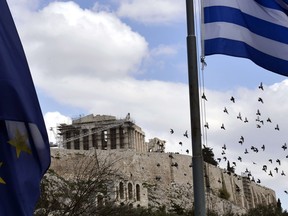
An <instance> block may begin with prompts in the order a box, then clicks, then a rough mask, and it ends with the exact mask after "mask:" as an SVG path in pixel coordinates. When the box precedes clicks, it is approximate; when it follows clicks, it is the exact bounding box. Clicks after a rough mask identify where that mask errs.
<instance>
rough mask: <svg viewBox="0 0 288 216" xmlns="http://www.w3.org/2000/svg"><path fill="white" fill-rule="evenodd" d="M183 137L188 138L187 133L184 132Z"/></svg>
mask: <svg viewBox="0 0 288 216" xmlns="http://www.w3.org/2000/svg"><path fill="white" fill-rule="evenodd" d="M183 136H185V137H187V138H188V131H187V130H186V131H185V133H184V134H183Z"/></svg>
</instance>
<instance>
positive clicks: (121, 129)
mask: <svg viewBox="0 0 288 216" xmlns="http://www.w3.org/2000/svg"><path fill="white" fill-rule="evenodd" d="M58 130H59V131H60V135H61V136H62V143H63V147H64V148H66V149H75V150H90V149H101V150H110V149H123V150H124V149H125V150H128V149H130V150H134V151H137V152H147V151H148V148H147V145H146V144H145V133H144V132H143V131H142V129H141V128H140V127H139V126H137V125H136V124H135V123H134V122H133V121H132V120H131V119H130V114H129V113H128V115H127V116H126V118H125V119H116V117H115V116H110V115H95V116H94V115H93V114H91V115H87V116H84V117H80V118H78V119H76V120H73V121H72V124H69V125H67V124H61V125H60V126H59V127H58Z"/></svg>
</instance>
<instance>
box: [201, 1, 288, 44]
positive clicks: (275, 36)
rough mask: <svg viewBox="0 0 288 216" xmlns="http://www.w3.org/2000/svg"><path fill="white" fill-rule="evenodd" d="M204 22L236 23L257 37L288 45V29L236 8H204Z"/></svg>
mask: <svg viewBox="0 0 288 216" xmlns="http://www.w3.org/2000/svg"><path fill="white" fill-rule="evenodd" d="M204 22H205V23H212V22H228V23H234V24H237V25H240V26H243V27H244V28H247V29H249V30H250V31H251V32H253V33H255V34H257V35H261V36H263V37H266V38H270V39H271V40H275V41H279V42H282V43H285V44H288V37H287V35H288V28H285V27H283V26H280V25H277V24H274V23H270V22H267V21H265V20H262V19H258V18H256V17H253V16H251V15H248V14H245V13H242V12H241V11H240V10H238V9H235V8H230V7H224V6H213V7H206V8H204Z"/></svg>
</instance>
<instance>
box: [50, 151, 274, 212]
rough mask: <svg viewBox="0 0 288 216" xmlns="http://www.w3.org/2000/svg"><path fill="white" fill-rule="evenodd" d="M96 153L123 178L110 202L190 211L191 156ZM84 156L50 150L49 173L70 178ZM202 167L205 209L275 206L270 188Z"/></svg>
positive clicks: (245, 208) (114, 152) (118, 152)
mask: <svg viewBox="0 0 288 216" xmlns="http://www.w3.org/2000/svg"><path fill="white" fill-rule="evenodd" d="M93 152H94V151H93V150H92V153H93ZM96 152H97V155H98V158H99V160H101V159H104V158H105V159H107V158H109V160H111V161H117V162H116V163H115V164H114V166H115V167H117V168H119V171H121V176H122V179H121V180H119V179H115V180H114V182H115V184H114V186H113V191H114V193H112V194H113V195H112V196H113V197H112V198H113V199H116V200H117V202H119V203H120V202H124V201H127V200H128V201H129V200H130V201H131V202H132V203H133V205H134V206H137V205H140V206H144V207H148V206H154V207H160V206H166V208H171V207H173V205H178V206H181V207H182V208H186V209H191V208H192V206H193V182H192V167H193V166H192V167H191V161H192V158H191V156H187V155H179V154H172V153H157V152H151V153H148V152H147V153H138V152H135V151H129V150H122V151H118V150H108V151H107V150H106V151H105V150H96ZM81 155H82V156H81ZM83 155H86V157H89V155H90V156H91V151H81V150H65V149H53V150H52V164H51V169H53V170H55V171H56V172H58V173H59V174H60V175H61V176H62V177H64V178H69V177H71V175H73V166H72V165H71V164H73V160H76V158H77V157H80V156H81V157H83ZM64 167H65V169H64ZM67 167H68V168H67ZM69 167H70V170H69ZM205 167H206V169H205V172H206V173H205V176H206V186H207V188H206V189H207V192H206V195H207V207H208V208H210V209H214V210H215V211H217V212H219V213H221V212H222V213H224V212H229V211H233V212H237V213H244V212H245V211H246V210H247V209H249V208H253V207H255V206H256V205H257V204H269V203H275V202H276V198H275V192H274V191H273V190H271V189H269V188H265V187H263V186H260V185H258V184H256V183H255V182H252V181H250V180H248V179H247V178H246V177H241V176H234V175H229V174H227V172H225V171H224V170H223V169H220V168H218V167H215V166H213V165H209V164H205ZM61 170H62V173H61ZM236 185H237V186H236ZM224 188H225V189H226V190H227V192H228V194H230V197H229V199H228V200H225V199H220V198H219V190H223V189H224Z"/></svg>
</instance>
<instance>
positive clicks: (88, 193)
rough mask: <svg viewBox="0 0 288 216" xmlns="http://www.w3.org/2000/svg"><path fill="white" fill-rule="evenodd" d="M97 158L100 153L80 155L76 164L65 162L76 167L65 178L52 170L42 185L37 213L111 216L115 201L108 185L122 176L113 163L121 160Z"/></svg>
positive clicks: (42, 215) (76, 158)
mask: <svg viewBox="0 0 288 216" xmlns="http://www.w3.org/2000/svg"><path fill="white" fill-rule="evenodd" d="M98 157H99V155H97V154H92V155H84V154H83V155H81V154H78V156H77V157H74V164H70V163H71V162H70V163H67V164H65V166H69V165H70V166H72V167H73V169H71V170H73V172H72V174H71V176H70V178H66V179H64V178H62V177H60V175H59V174H58V173H56V172H55V171H53V170H51V169H50V170H49V171H48V172H47V174H46V175H45V176H44V178H43V181H42V184H41V190H42V193H41V197H40V200H39V202H38V204H37V207H36V210H35V215H39V216H40V215H41V216H45V215H53V216H64V215H65V216H80V215H81V216H86V215H87V216H88V215H100V216H101V215H112V214H113V212H112V211H113V210H115V208H112V207H111V206H113V205H114V203H115V200H111V196H110V192H111V190H109V187H111V185H112V181H114V180H115V179H121V176H120V174H119V172H118V170H117V169H116V168H115V166H113V165H114V164H115V163H116V162H117V161H118V160H114V161H111V159H109V158H111V157H110V156H108V157H106V158H103V157H102V158H101V160H98ZM71 170H70V171H71ZM63 172H64V171H63ZM61 176H62V175H61ZM104 201H105V205H102V202H104Z"/></svg>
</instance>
